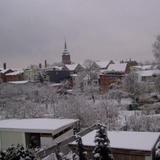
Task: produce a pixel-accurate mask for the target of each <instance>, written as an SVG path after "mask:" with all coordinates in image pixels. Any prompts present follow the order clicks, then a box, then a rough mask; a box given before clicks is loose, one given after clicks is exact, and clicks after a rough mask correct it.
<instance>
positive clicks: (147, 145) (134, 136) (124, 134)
mask: <svg viewBox="0 0 160 160" xmlns="http://www.w3.org/2000/svg"><path fill="white" fill-rule="evenodd" d="M107 134H108V138H109V140H110V146H111V148H116V149H129V150H141V151H151V150H152V149H153V146H154V145H155V143H156V142H157V140H158V138H159V136H160V133H158V132H130V131H108V132H107ZM95 135H96V130H93V131H92V132H90V133H88V134H86V135H85V136H83V137H82V141H83V145H84V146H95V142H94V140H95ZM72 144H75V142H73V143H72Z"/></svg>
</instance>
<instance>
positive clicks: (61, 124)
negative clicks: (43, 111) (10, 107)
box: [0, 118, 78, 134]
mask: <svg viewBox="0 0 160 160" xmlns="http://www.w3.org/2000/svg"><path fill="white" fill-rule="evenodd" d="M76 122H78V120H77V119H49V118H35V119H8V120H0V131H10V132H11V131H13V132H29V133H52V134H56V133H58V132H59V131H60V130H62V129H65V128H67V127H70V126H72V125H73V124H74V123H76Z"/></svg>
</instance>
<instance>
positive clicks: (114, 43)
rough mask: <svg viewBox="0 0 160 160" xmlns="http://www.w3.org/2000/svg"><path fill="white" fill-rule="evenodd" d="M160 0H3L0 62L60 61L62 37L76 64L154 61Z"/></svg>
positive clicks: (0, 3)
mask: <svg viewBox="0 0 160 160" xmlns="http://www.w3.org/2000/svg"><path fill="white" fill-rule="evenodd" d="M159 5H160V2H159V1H157V0H153V1H148V2H146V1H145V0H141V1H139V0H135V1H128V0H121V1H119V2H117V1H115V0H114V1H110V0H107V1H106V0H102V1H96V0H92V1H91V0H88V1H85V0H82V1H74V0H69V1H56V0H54V1H51V0H46V1H43V0H36V1H35V3H33V1H31V0H29V1H20V0H15V1H14V2H13V1H10V2H7V1H1V2H0V17H1V22H0V23H1V25H0V34H1V36H0V63H1V64H3V62H7V64H8V65H9V66H11V67H25V66H28V65H30V64H39V63H42V62H44V60H45V59H46V60H47V61H48V63H50V64H52V63H54V62H60V61H61V55H62V52H63V48H64V39H66V40H67V46H68V50H69V52H70V54H71V57H72V61H74V62H77V63H79V62H83V61H84V60H85V59H92V60H103V59H108V60H121V59H129V58H131V59H135V60H137V61H140V62H145V61H152V60H154V57H153V53H152V44H153V43H154V41H155V39H156V36H157V35H158V34H159V33H160V31H159V28H160V22H158V20H157V19H158V15H159V14H160V10H159Z"/></svg>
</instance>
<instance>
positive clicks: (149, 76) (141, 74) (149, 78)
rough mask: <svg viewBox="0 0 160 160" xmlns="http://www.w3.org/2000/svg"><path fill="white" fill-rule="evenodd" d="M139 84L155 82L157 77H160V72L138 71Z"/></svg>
mask: <svg viewBox="0 0 160 160" xmlns="http://www.w3.org/2000/svg"><path fill="white" fill-rule="evenodd" d="M136 73H137V75H138V81H139V82H142V81H143V82H154V80H155V78H156V77H157V76H160V70H158V69H154V70H140V71H136Z"/></svg>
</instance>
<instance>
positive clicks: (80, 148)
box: [75, 135, 86, 160]
mask: <svg viewBox="0 0 160 160" xmlns="http://www.w3.org/2000/svg"><path fill="white" fill-rule="evenodd" d="M75 137H76V142H77V144H78V155H79V160H86V152H85V149H84V146H83V143H82V138H81V137H80V136H79V135H76V136H75Z"/></svg>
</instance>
